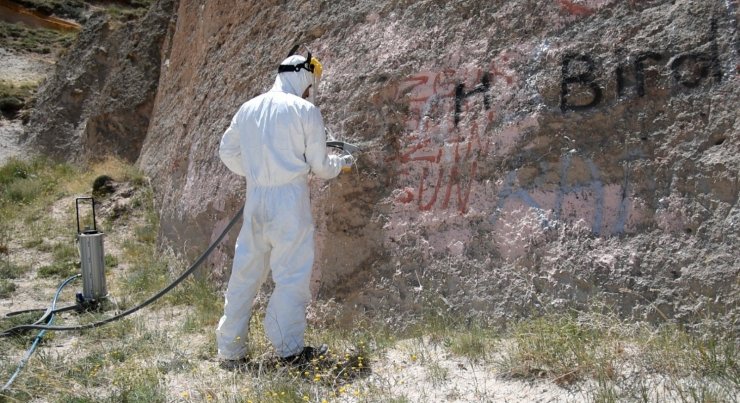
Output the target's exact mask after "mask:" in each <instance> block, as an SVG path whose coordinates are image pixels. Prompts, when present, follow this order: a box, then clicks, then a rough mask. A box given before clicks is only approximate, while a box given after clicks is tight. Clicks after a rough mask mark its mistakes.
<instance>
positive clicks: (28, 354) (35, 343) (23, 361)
mask: <svg viewBox="0 0 740 403" xmlns="http://www.w3.org/2000/svg"><path fill="white" fill-rule="evenodd" d="M77 277H80V275H79V274H75V275H74V276H72V277H69V278H68V279H66V280H64V281H63V282H62V284H60V285H59V288H57V292H56V294H54V299H52V300H51V307H49V309H48V310H47V312H52V313H51V314H50V315H49V320H48V322H46V323H47V324H48V325H50V324H51V323H52V322H53V321H54V313H53V312H54V310H55V309H56V306H57V300H58V299H59V294H61V292H62V289H63V288H64V287H65V286H66V285H67V284H69V283H70V282H72V280H74V279H76V278H77ZM44 334H46V330H45V329H44V330H41V331H40V332H39V334H37V335H36V339H35V340H34V341H33V344H31V347H30V348H29V349H28V351H26V355H25V356H24V357H23V358H22V359H21V362H20V363H19V364H18V368H17V369H16V370H15V373H14V374H13V376H11V377H10V379H9V380H8V382H7V383H6V384H5V386H3V388H2V389H0V392H5V391H6V390H8V389H10V385H11V384H12V383H13V381H15V378H17V377H18V374H20V373H21V370H22V369H23V367H25V366H26V363H28V360H29V359H30V358H31V355H32V354H33V353H34V351H36V347H38V345H39V343H40V342H41V338H42V337H44Z"/></svg>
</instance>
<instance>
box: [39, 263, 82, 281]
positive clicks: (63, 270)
mask: <svg viewBox="0 0 740 403" xmlns="http://www.w3.org/2000/svg"><path fill="white" fill-rule="evenodd" d="M79 272H80V265H79V264H78V263H76V262H70V261H67V262H55V263H52V264H50V265H46V266H41V267H40V268H39V269H38V272H37V273H38V275H39V277H41V278H51V277H54V278H67V277H70V276H73V275H75V274H77V273H79Z"/></svg>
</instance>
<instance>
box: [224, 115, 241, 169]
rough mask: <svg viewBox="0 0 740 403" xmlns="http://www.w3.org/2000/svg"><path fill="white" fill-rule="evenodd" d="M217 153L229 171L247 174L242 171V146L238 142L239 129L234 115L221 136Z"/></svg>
mask: <svg viewBox="0 0 740 403" xmlns="http://www.w3.org/2000/svg"><path fill="white" fill-rule="evenodd" d="M218 155H219V157H221V161H223V163H224V165H226V167H227V168H229V170H230V171H231V172H233V173H235V174H237V175H241V176H246V175H247V174H246V172H244V166H242V148H241V145H240V144H239V130H238V129H237V124H236V116H234V119H232V120H231V124H230V125H229V128H228V129H226V132H225V133H224V136H223V137H222V138H221V145H220V146H219V148H218Z"/></svg>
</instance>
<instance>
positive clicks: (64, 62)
mask: <svg viewBox="0 0 740 403" xmlns="http://www.w3.org/2000/svg"><path fill="white" fill-rule="evenodd" d="M172 3H173V2H172V0H164V1H161V2H159V3H157V4H156V5H155V6H154V7H152V9H151V10H150V11H149V13H148V14H147V15H146V16H145V17H144V18H142V19H141V20H140V21H138V22H129V23H126V24H122V25H121V23H119V22H115V21H112V20H111V19H110V18H109V17H108V16H107V15H105V14H104V13H102V12H100V13H96V14H93V16H92V17H90V19H89V20H88V22H87V24H86V25H85V29H84V30H83V31H82V32H81V33H80V36H79V38H78V40H77V42H76V43H75V45H74V46H73V47H72V48H71V49H70V50H69V51H68V52H67V53H66V54H65V55H64V56H63V57H62V58H61V59H60V60H59V62H58V66H59V67H58V68H57V70H56V72H55V74H54V75H53V76H52V77H50V78H49V79H48V80H47V81H46V83H45V84H44V85H43V86H42V88H40V90H39V98H38V100H37V103H36V108H35V110H34V113H33V114H32V116H31V120H30V122H29V127H28V130H27V140H28V142H29V144H31V145H32V146H33V147H34V148H35V149H38V150H40V151H42V152H43V153H45V154H48V155H51V156H54V157H56V158H60V159H66V160H72V161H77V162H82V161H87V160H90V159H99V158H102V157H104V156H106V155H116V156H118V157H120V158H123V159H125V160H129V161H135V160H136V159H137V158H138V156H139V153H140V151H141V146H142V144H143V142H144V138H145V136H146V133H147V128H148V127H149V118H150V116H151V110H152V107H153V105H154V97H155V95H156V90H157V82H158V80H159V67H160V61H161V54H160V52H161V49H162V42H163V40H164V38H165V34H166V32H167V28H168V26H169V22H170V18H171V17H172V11H171V10H172Z"/></svg>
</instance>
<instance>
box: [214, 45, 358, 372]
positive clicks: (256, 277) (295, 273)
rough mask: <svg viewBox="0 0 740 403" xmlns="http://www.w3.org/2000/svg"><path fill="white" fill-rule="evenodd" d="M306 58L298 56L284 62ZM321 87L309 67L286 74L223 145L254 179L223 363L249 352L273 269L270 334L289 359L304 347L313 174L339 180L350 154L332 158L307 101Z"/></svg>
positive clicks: (229, 298)
mask: <svg viewBox="0 0 740 403" xmlns="http://www.w3.org/2000/svg"><path fill="white" fill-rule="evenodd" d="M305 60H306V58H305V57H303V56H299V55H294V56H290V57H289V58H287V59H286V60H284V61H283V63H282V64H291V65H298V64H300V63H303V62H305ZM313 83H314V80H313V75H312V73H311V72H309V71H307V70H300V71H298V72H283V73H279V74H278V75H277V78H276V79H275V84H274V85H273V87H272V89H271V90H270V91H269V92H266V93H264V94H262V95H259V96H257V97H255V98H253V99H251V100H249V101H247V102H246V103H244V104H243V105H242V106H241V108H239V111H238V112H237V113H236V115H235V116H234V118H233V119H232V121H231V125H230V126H229V128H228V129H227V130H226V132H225V133H224V135H223V138H222V140H221V145H220V148H219V155H220V157H221V160H222V161H223V162H224V164H225V165H226V166H227V167H228V168H229V169H230V170H231V171H233V172H234V173H236V174H238V175H242V176H245V177H246V182H247V197H246V203H245V206H244V223H243V225H242V228H241V231H240V232H239V237H238V238H237V241H236V250H235V252H234V263H233V266H232V271H231V277H230V279H229V284H228V287H227V289H226V304H225V307H224V315H223V316H222V317H221V320H220V321H219V323H218V328H217V330H216V336H217V344H218V355H219V357H220V358H222V359H226V360H235V359H240V358H243V357H244V356H245V354H246V353H247V333H248V330H249V319H250V317H251V313H252V303H253V301H254V298H255V296H256V295H257V292H258V290H259V288H260V286H261V285H262V283H263V281H264V280H265V278H266V277H267V273H268V271H269V270H272V278H273V280H274V282H275V289H274V291H273V293H272V296H271V297H270V301H269V303H268V305H267V311H266V313H265V319H264V326H265V333H266V334H267V337H268V339H269V340H270V342H271V343H272V345H273V346H274V348H275V350H276V353H277V354H278V355H279V356H281V357H287V356H291V355H294V354H298V353H300V352H301V351H302V349H303V347H304V339H303V337H304V331H305V328H306V306H307V305H308V303H309V302H310V299H311V292H310V290H309V280H310V277H311V266H312V265H313V260H314V239H313V236H314V223H313V218H312V217H311V207H310V203H309V188H308V173H309V171H311V172H313V173H314V174H315V175H316V176H318V177H320V178H323V179H331V178H334V177H336V176H337V175H338V174H339V173H340V171H341V169H342V166H343V165H344V164H345V162H344V160H343V159H342V157H339V156H336V155H329V154H327V151H326V134H325V129H324V122H323V119H322V117H321V113H320V112H319V109H318V108H317V107H316V106H314V105H313V104H312V103H311V102H309V101H307V100H304V99H303V98H301V95H302V94H303V93H304V91H305V90H306V89H307V88H308V87H309V85H311V84H313ZM312 90H314V88H312Z"/></svg>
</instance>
